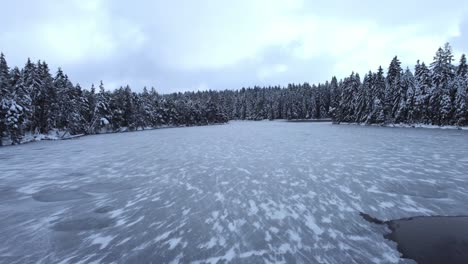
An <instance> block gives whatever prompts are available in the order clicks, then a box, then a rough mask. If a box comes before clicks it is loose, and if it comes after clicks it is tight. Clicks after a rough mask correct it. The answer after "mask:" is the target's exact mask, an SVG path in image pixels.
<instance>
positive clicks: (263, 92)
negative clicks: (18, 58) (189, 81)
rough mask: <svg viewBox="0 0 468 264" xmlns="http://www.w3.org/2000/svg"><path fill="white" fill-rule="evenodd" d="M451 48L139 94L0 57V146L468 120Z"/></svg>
mask: <svg viewBox="0 0 468 264" xmlns="http://www.w3.org/2000/svg"><path fill="white" fill-rule="evenodd" d="M453 61H454V58H453V54H452V50H451V48H450V45H448V44H446V45H445V46H444V48H440V49H439V50H438V51H437V53H436V55H435V56H434V60H433V62H432V63H431V64H430V65H429V66H426V65H425V64H424V63H420V62H419V61H418V62H417V64H416V66H415V70H414V74H413V73H412V72H411V70H409V69H405V70H403V69H402V67H401V62H400V61H399V60H398V58H397V57H395V58H394V59H393V60H392V62H391V63H390V66H389V68H388V71H387V72H386V73H384V70H383V69H382V67H379V69H378V70H377V72H369V73H367V74H366V75H365V76H364V78H363V79H362V80H361V78H360V76H359V74H357V73H352V74H351V75H350V76H349V77H347V78H344V79H343V80H339V81H338V79H337V78H336V77H333V78H332V80H331V81H330V82H326V83H324V84H318V85H309V84H308V83H304V84H300V85H296V84H290V85H288V87H286V88H283V87H279V86H275V87H253V88H242V89H240V90H235V91H233V90H224V91H199V92H185V93H173V94H165V95H162V94H158V93H157V92H156V90H155V89H154V88H151V89H149V90H148V89H146V88H144V89H143V92H141V93H135V92H133V91H132V90H131V88H130V87H129V86H128V85H127V86H125V87H120V88H118V89H115V90H113V91H109V90H105V88H104V84H103V83H102V82H101V83H100V85H99V86H98V87H97V88H96V87H94V85H93V86H92V87H90V88H89V89H82V87H81V86H80V85H79V84H76V85H75V84H73V83H72V82H71V81H70V80H69V78H68V76H67V75H66V74H64V73H63V71H62V70H61V69H58V71H57V72H56V74H55V75H54V76H52V74H51V73H50V69H49V67H48V65H47V63H45V62H41V61H38V62H37V63H33V62H31V61H30V60H29V59H28V61H27V63H26V64H25V66H24V68H23V69H19V68H17V67H14V68H12V69H10V68H9V66H8V64H7V62H6V60H5V57H4V55H3V54H1V56H0V98H1V101H0V145H1V143H2V141H1V140H2V139H3V141H11V142H12V143H13V144H16V143H20V142H21V140H22V138H23V136H24V135H25V134H26V133H42V134H47V133H48V132H49V131H51V130H61V131H68V132H69V133H70V134H95V133H102V132H107V131H120V130H122V129H128V130H136V129H144V128H148V127H159V126H164V125H169V126H191V125H205V124H212V123H223V122H226V121H228V120H263V119H270V120H273V119H308V118H315V119H318V118H332V119H333V120H334V121H335V122H337V123H340V122H352V123H366V124H388V123H405V124H413V123H423V124H433V125H457V126H466V125H468V107H467V105H468V95H467V94H468V91H467V89H468V66H467V64H466V57H465V55H463V56H462V57H461V59H460V62H459V64H458V65H456V66H455V65H453V64H452V63H453Z"/></svg>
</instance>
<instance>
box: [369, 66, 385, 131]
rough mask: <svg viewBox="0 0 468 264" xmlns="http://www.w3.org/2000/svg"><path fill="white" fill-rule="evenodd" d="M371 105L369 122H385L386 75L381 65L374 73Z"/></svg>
mask: <svg viewBox="0 0 468 264" xmlns="http://www.w3.org/2000/svg"><path fill="white" fill-rule="evenodd" d="M371 87H372V88H371V93H370V97H371V98H372V99H371V102H370V104H371V107H370V109H371V110H370V111H369V113H368V115H367V119H366V123H367V124H383V123H384V122H385V120H386V118H385V111H384V108H385V87H386V84H385V76H384V73H383V69H382V67H379V69H378V70H377V73H374V74H373V78H372V86H371Z"/></svg>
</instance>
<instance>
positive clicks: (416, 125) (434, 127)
mask: <svg viewBox="0 0 468 264" xmlns="http://www.w3.org/2000/svg"><path fill="white" fill-rule="evenodd" d="M336 124H338V123H336ZM339 125H358V126H380V127H399V128H430V129H457V130H468V126H437V125H427V124H362V123H339Z"/></svg>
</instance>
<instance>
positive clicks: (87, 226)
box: [52, 217, 114, 232]
mask: <svg viewBox="0 0 468 264" xmlns="http://www.w3.org/2000/svg"><path fill="white" fill-rule="evenodd" d="M113 223H114V220H113V219H111V218H103V217H85V218H78V219H71V220H64V221H61V222H58V223H56V224H54V225H53V226H52V229H53V230H55V231H64V232H67V231H86V230H94V229H102V228H106V227H109V226H111V225H112V224H113Z"/></svg>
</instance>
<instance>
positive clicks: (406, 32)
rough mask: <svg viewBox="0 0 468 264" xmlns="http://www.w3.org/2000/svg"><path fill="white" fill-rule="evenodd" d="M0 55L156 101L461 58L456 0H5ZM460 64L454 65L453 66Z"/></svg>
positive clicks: (465, 7) (466, 11)
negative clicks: (151, 92)
mask: <svg viewBox="0 0 468 264" xmlns="http://www.w3.org/2000/svg"><path fill="white" fill-rule="evenodd" d="M0 4H1V6H2V15H1V16H0V23H1V25H2V26H0V51H3V53H5V55H6V57H7V60H8V62H9V64H10V66H12V65H18V66H23V65H24V62H25V61H26V59H27V58H28V57H30V58H31V59H33V60H38V59H42V60H46V61H47V62H48V63H49V65H50V66H51V68H53V70H54V72H55V69H56V67H58V66H61V67H62V68H63V69H64V71H65V72H66V73H67V74H68V75H69V76H70V78H71V79H72V81H74V82H79V83H80V84H81V85H82V86H83V87H84V88H87V87H89V86H90V84H91V83H98V82H99V80H103V81H104V83H105V85H106V88H107V89H113V88H116V87H117V86H120V85H125V84H130V85H131V87H132V88H133V89H134V90H137V91H141V89H142V87H143V86H148V87H151V86H154V87H155V88H156V89H157V90H158V91H160V92H163V93H168V92H173V91H185V90H199V89H202V90H203V89H237V88H241V87H242V86H252V85H256V84H258V85H275V84H281V85H285V84H287V83H290V82H296V83H298V82H306V81H307V82H310V83H316V82H324V81H325V80H328V79H330V77H331V76H332V75H337V76H338V77H344V76H346V75H349V74H350V73H351V71H357V72H359V73H362V74H363V73H365V72H367V71H368V70H370V69H373V70H374V69H376V68H377V67H378V66H379V65H383V66H384V67H386V66H387V65H388V64H389V62H390V60H391V58H392V57H393V56H394V55H398V56H399V57H400V59H401V60H402V61H403V63H404V65H411V66H412V65H414V63H415V62H416V60H417V59H422V60H424V61H426V62H430V61H431V60H432V57H433V54H434V53H435V51H436V49H437V48H438V47H439V46H441V45H443V44H444V43H445V42H447V41H449V42H450V43H452V46H453V48H454V51H455V54H456V55H457V56H459V55H460V54H461V53H466V52H468V1H461V0H445V1H440V0H438V1H435V0H413V1H408V0H392V1H375V0H363V1H359V3H357V2H356V1H347V0H346V1H345V0H327V1H315V0H289V1H288V0H236V1H232V0H229V1H228V0H197V1H194V0H171V1H169V0H165V1H162V0H136V1H126V0H67V1H63V0H37V1H33V0H15V1H8V0H0ZM456 59H457V60H458V57H457V58H456Z"/></svg>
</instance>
